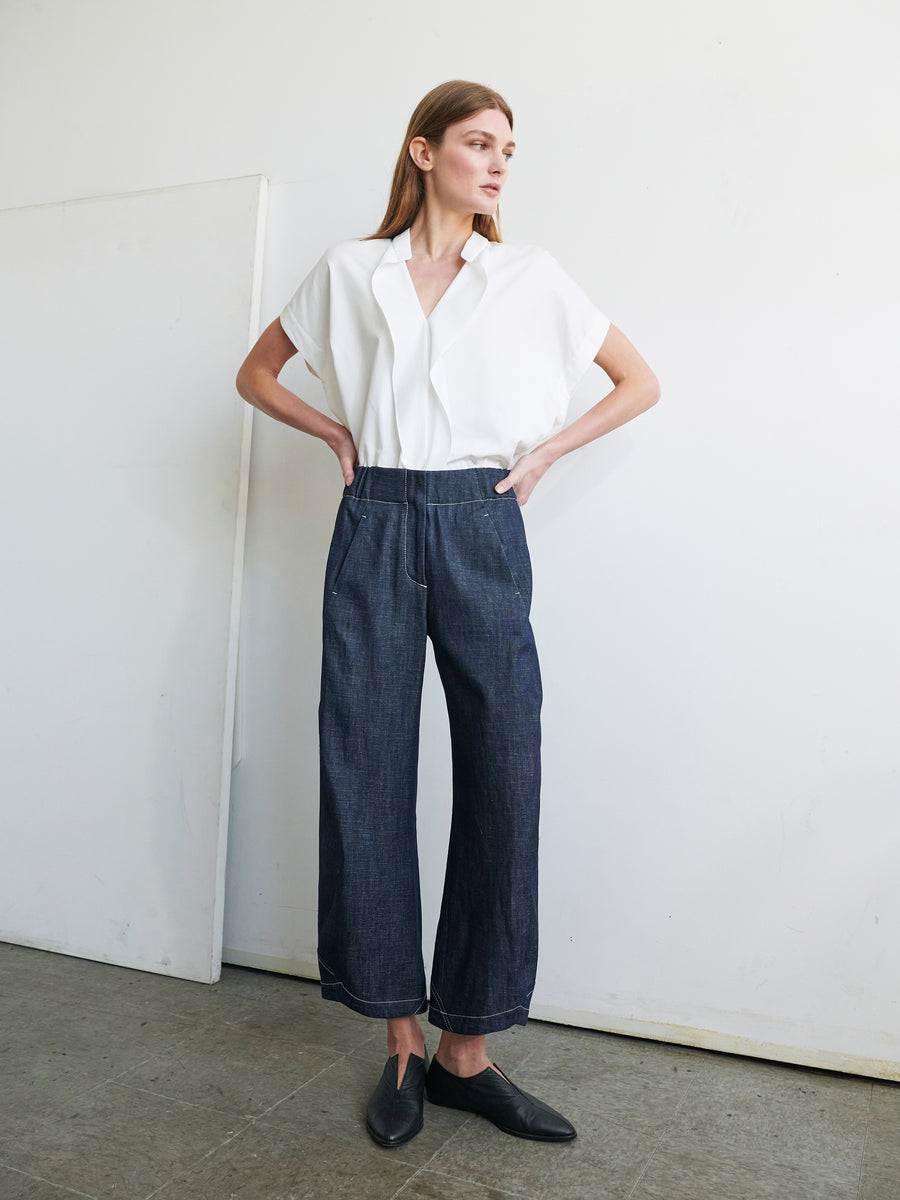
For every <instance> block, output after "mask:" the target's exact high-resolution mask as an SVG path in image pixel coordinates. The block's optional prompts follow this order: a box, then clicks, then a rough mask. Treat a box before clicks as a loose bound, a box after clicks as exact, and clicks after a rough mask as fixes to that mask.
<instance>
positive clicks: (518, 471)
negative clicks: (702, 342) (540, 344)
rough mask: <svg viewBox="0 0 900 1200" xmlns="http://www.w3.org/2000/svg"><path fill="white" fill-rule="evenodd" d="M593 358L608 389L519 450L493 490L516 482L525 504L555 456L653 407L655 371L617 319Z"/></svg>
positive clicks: (505, 489)
mask: <svg viewBox="0 0 900 1200" xmlns="http://www.w3.org/2000/svg"><path fill="white" fill-rule="evenodd" d="M594 362H595V363H596V364H597V366H599V367H602V368H603V370H604V371H605V372H606V374H607V375H608V376H609V377H610V379H611V380H612V381H613V384H614V387H613V389H612V391H611V392H610V393H609V394H608V395H606V396H604V397H603V399H602V400H601V401H600V402H599V403H597V404H595V405H594V407H593V408H590V409H588V411H587V412H586V413H585V414H584V415H583V416H581V417H579V418H578V420H577V421H573V422H572V424H571V425H568V426H567V427H566V428H565V429H561V430H560V431H559V433H556V434H554V435H553V437H552V438H549V439H548V440H547V441H546V442H544V443H543V444H542V445H540V446H537V447H536V448H535V449H534V450H532V451H530V453H528V454H525V455H523V456H522V458H520V459H519V461H518V462H517V463H516V465H515V466H514V467H513V468H512V470H511V471H510V473H509V474H508V475H507V476H506V478H505V479H501V481H500V482H499V483H498V484H497V486H496V487H495V489H494V490H495V491H497V492H500V493H503V492H506V491H508V490H509V489H510V488H511V487H514V488H515V489H516V497H517V498H518V501H519V504H520V505H522V504H525V502H526V501H527V500H528V497H529V496H530V495H531V493H532V492H533V491H534V489H535V486H536V485H537V483H538V482H539V481H540V479H541V477H542V475H543V474H544V472H545V471H546V470H547V469H548V467H551V466H552V465H553V464H554V463H555V462H556V460H557V459H558V458H561V457H562V456H563V455H564V454H568V453H569V452H570V451H571V450H577V449H578V447H579V446H585V445H587V443H588V442H592V441H593V440H594V439H595V438H598V437H602V436H603V434H604V433H609V432H610V430H612V429H618V427H619V426H620V425H624V424H625V422H626V421H630V420H631V419H632V418H633V417H636V416H638V415H639V414H640V413H642V412H645V411H646V410H647V409H648V408H652V406H653V405H654V404H655V403H656V401H657V400H658V399H659V383H658V381H657V379H656V376H655V375H654V374H653V372H652V371H651V370H650V368H649V367H648V366H647V364H646V363H645V362H644V360H643V358H641V356H640V354H638V352H637V350H636V349H635V348H634V346H632V344H631V342H629V340H628V338H627V337H626V336H625V334H624V333H622V331H621V330H620V329H617V328H616V327H615V325H610V327H609V330H608V332H607V334H606V337H605V338H604V339H603V345H602V346H601V347H600V349H599V350H598V351H597V354H596V357H595V358H594Z"/></svg>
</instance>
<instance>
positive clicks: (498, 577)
mask: <svg viewBox="0 0 900 1200" xmlns="http://www.w3.org/2000/svg"><path fill="white" fill-rule="evenodd" d="M506 474H507V472H506V471H503V470H498V469H494V468H480V467H479V468H472V469H463V470H458V471H409V470H402V469H391V468H382V467H359V468H358V469H357V471H356V476H355V478H354V481H353V483H352V484H350V486H349V487H347V488H345V490H344V496H343V499H342V501H341V506H340V509H339V512H338V517H337V522H336V526H335V532H334V538H333V541H332V544H331V551H330V554H329V557H328V565H327V568H326V577H325V600H324V630H323V660H322V690H321V701H320V705H319V734H320V749H321V810H320V824H319V851H320V857H319V968H320V971H321V978H322V994H323V995H324V996H325V997H326V998H327V999H332V1000H339V1001H341V1002H342V1003H344V1004H346V1005H348V1006H349V1007H350V1008H352V1009H354V1010H356V1011H357V1012H360V1013H364V1014H366V1015H367V1016H372V1017H382V1018H383V1017H400V1016H409V1015H412V1014H416V1013H423V1012H426V1011H427V1012H428V1019H429V1020H430V1021H431V1023H432V1024H434V1025H437V1026H439V1027H440V1028H441V1029H448V1030H450V1031H452V1032H456V1033H463V1034H482V1033H490V1032H492V1031H494V1030H499V1029H506V1028H508V1027H509V1026H510V1025H514V1024H524V1023H525V1021H526V1018H527V1016H528V1006H529V1003H530V1000H531V993H532V989H533V987H534V977H535V969H536V962H537V852H538V809H539V796H540V707H541V680H540V672H539V668H538V660H537V653H536V651H535V646H534V638H533V635H532V631H531V625H530V622H529V617H528V614H529V608H530V604H531V565H530V560H529V555H528V548H527V545H526V542H525V533H524V528H523V525H522V517H521V513H520V510H519V506H518V503H517V501H516V499H515V496H514V494H513V493H512V492H511V491H510V492H506V493H505V494H504V495H503V496H499V495H498V494H497V493H496V492H495V491H494V484H495V483H497V482H498V481H499V480H500V479H503V478H504V477H505V475H506ZM428 637H430V638H431V640H432V645H433V648H434V655H435V661H436V663H437V667H438V670H439V672H440V676H441V681H442V683H443V687H444V691H445V694H446V699H447V708H448V712H449V717H450V735H451V741H452V755H453V816H452V824H451V832H450V844H449V850H448V858H447V868H446V874H445V879H444V893H443V900H442V906H441V914H440V920H439V924H438V930H437V938H436V942H435V954H434V963H433V968H432V978H431V988H430V1003H429V997H428V995H427V994H426V984H425V972H424V966H423V959H422V916H421V905H420V898H419V864H418V851H417V844H416V777H417V767H418V746H419V711H420V701H421V691H422V675H423V669H424V664H425V644H426V639H427V638H428Z"/></svg>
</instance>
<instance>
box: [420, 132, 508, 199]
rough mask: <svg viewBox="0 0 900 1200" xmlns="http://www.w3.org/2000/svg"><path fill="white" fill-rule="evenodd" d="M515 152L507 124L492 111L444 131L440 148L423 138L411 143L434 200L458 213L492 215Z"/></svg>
mask: <svg viewBox="0 0 900 1200" xmlns="http://www.w3.org/2000/svg"><path fill="white" fill-rule="evenodd" d="M514 148H515V142H514V141H513V140H512V130H511V129H510V127H509V121H507V119H506V117H505V116H504V115H503V113H502V112H500V110H499V109H497V108H485V109H483V110H482V111H481V112H479V113H475V115H474V116H472V117H467V118H466V119H465V120H464V121H457V122H456V123H455V124H454V125H448V126H447V129H446V132H445V133H444V140H443V141H442V142H441V144H440V145H439V146H433V145H431V144H430V143H428V142H426V141H425V139H424V138H414V139H413V141H412V142H411V143H410V153H411V154H412V155H413V159H414V160H415V162H416V165H417V166H418V167H419V168H420V170H422V171H423V172H424V174H425V178H426V188H428V189H429V191H430V192H431V195H432V198H433V200H435V201H437V202H438V203H439V204H441V205H442V206H443V207H445V208H448V209H450V210H452V211H454V212H460V213H487V214H492V213H493V212H495V211H496V208H497V203H498V201H499V199H500V192H501V191H502V189H503V185H504V183H505V182H506V176H507V173H508V171H509V160H510V158H511V157H512V152H513V149H514Z"/></svg>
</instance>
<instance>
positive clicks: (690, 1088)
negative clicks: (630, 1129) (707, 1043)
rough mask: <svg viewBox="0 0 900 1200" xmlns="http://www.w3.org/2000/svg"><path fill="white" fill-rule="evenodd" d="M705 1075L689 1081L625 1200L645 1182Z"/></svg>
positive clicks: (701, 1072) (628, 1199)
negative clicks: (690, 1095) (679, 1115)
mask: <svg viewBox="0 0 900 1200" xmlns="http://www.w3.org/2000/svg"><path fill="white" fill-rule="evenodd" d="M703 1074H704V1072H703V1071H698V1072H697V1074H696V1075H694V1076H692V1077H691V1078H690V1079H688V1081H687V1084H686V1085H685V1087H684V1089H683V1091H682V1093H681V1096H680V1097H679V1100H678V1103H677V1104H676V1105H675V1109H674V1111H673V1112H672V1115H671V1116H670V1117H669V1119H668V1121H667V1122H666V1123H665V1125H664V1126H663V1127H662V1129H661V1130H660V1133H659V1137H658V1138H657V1139H656V1145H655V1146H654V1147H653V1149H652V1150H651V1151H650V1154H649V1157H648V1158H647V1161H646V1162H645V1163H644V1165H643V1167H642V1168H641V1170H640V1171H639V1173H638V1177H637V1179H636V1180H635V1181H634V1186H633V1187H632V1189H631V1191H630V1192H629V1193H628V1195H627V1196H626V1198H625V1200H631V1198H632V1196H634V1194H635V1192H636V1191H637V1189H638V1188H639V1187H640V1186H641V1182H642V1181H643V1179H644V1177H645V1176H646V1174H647V1172H648V1171H649V1170H650V1166H651V1164H652V1162H653V1160H654V1158H655V1157H656V1155H657V1153H658V1152H659V1149H660V1147H661V1146H662V1145H663V1144H664V1143H665V1141H666V1138H667V1136H668V1134H669V1130H670V1129H671V1128H672V1126H673V1125H674V1124H675V1122H676V1120H677V1119H678V1114H679V1112H680V1111H681V1109H682V1107H683V1106H684V1105H685V1104H687V1099H688V1095H689V1094H690V1093H691V1092H692V1091H693V1090H694V1088H695V1087H696V1086H697V1084H698V1082H699V1080H700V1078H701V1077H702V1075H703Z"/></svg>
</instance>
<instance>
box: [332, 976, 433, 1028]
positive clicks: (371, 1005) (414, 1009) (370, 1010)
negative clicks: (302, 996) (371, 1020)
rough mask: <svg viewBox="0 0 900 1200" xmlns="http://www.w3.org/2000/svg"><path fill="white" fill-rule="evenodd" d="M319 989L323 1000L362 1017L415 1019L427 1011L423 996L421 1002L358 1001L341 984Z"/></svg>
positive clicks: (357, 998) (426, 1002)
mask: <svg viewBox="0 0 900 1200" xmlns="http://www.w3.org/2000/svg"><path fill="white" fill-rule="evenodd" d="M321 987H322V998H323V1000H335V1001H337V1003H338V1004H343V1005H344V1007H345V1008H350V1009H352V1010H353V1011H354V1012H357V1013H360V1014H361V1015H362V1016H364V1017H376V1018H380V1019H381V1020H385V1019H386V1018H388V1017H415V1016H418V1015H419V1014H420V1013H424V1012H427V1011H428V1000H427V998H426V997H425V996H423V997H422V998H421V1000H360V999H359V997H358V996H354V995H352V994H351V993H350V992H348V991H347V989H346V988H345V987H344V985H343V984H341V983H323V984H322V985H321Z"/></svg>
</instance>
